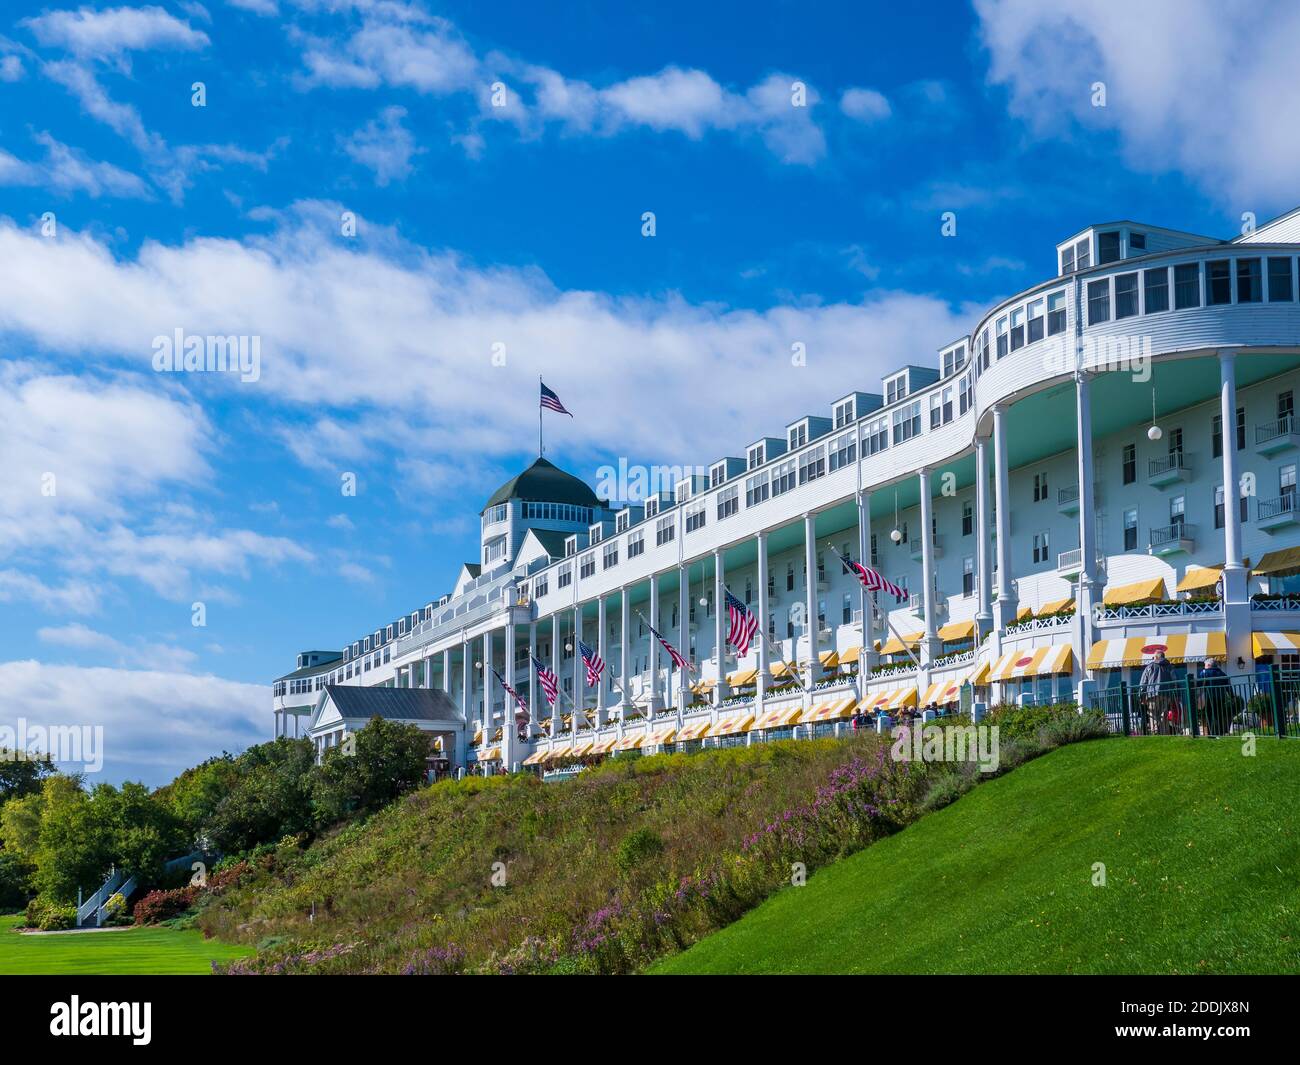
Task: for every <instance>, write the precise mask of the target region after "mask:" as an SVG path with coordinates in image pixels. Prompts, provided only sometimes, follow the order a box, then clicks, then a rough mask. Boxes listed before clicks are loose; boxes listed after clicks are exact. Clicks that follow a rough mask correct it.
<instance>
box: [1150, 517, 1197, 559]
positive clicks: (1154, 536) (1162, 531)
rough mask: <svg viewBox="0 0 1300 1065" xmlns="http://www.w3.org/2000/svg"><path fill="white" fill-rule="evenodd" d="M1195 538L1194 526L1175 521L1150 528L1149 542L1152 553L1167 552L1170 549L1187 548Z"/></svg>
mask: <svg viewBox="0 0 1300 1065" xmlns="http://www.w3.org/2000/svg"><path fill="white" fill-rule="evenodd" d="M1195 540H1196V526H1194V525H1188V524H1187V523H1186V522H1182V521H1176V522H1174V523H1173V524H1172V525H1161V526H1159V527H1158V528H1154V529H1152V530H1151V537H1150V541H1149V542H1150V544H1151V551H1152V553H1153V554H1167V553H1169V551H1170V550H1171V549H1177V550H1181V551H1186V550H1189V549H1190V547H1191V545H1192V544H1193V543H1194V542H1195Z"/></svg>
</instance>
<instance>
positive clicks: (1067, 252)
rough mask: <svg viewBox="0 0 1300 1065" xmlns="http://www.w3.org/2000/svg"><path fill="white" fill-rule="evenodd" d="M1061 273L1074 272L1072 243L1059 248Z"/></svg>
mask: <svg viewBox="0 0 1300 1065" xmlns="http://www.w3.org/2000/svg"><path fill="white" fill-rule="evenodd" d="M1061 273H1062V274H1072V273H1074V245H1073V244H1071V245H1070V246H1069V247H1068V248H1062V249H1061Z"/></svg>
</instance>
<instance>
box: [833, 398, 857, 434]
mask: <svg viewBox="0 0 1300 1065" xmlns="http://www.w3.org/2000/svg"><path fill="white" fill-rule="evenodd" d="M854 406H855V404H854V402H853V400H852V398H850V399H845V400H841V401H840V402H839V403H836V404H835V411H834V413H835V428H836V429H843V428H844V426H846V425H848V424H849V423H850V422H852V421H853V408H854Z"/></svg>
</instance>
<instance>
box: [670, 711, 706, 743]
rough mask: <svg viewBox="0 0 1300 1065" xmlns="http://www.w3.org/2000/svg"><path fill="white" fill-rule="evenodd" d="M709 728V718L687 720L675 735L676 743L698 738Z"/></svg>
mask: <svg viewBox="0 0 1300 1065" xmlns="http://www.w3.org/2000/svg"><path fill="white" fill-rule="evenodd" d="M708 730H709V719H708V718H707V717H702V718H697V719H696V720H694V721H688V722H687V723H686V724H685V725H683V726H682V731H681V732H680V733H678V735H677V742H678V743H685V742H686V741H687V740H698V739H700V738H701V737H702V736H703V735H704V734H705V733H706V732H708Z"/></svg>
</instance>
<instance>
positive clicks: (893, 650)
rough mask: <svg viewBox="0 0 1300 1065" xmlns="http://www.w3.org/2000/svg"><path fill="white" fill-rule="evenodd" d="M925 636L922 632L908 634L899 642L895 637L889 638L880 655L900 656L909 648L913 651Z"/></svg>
mask: <svg viewBox="0 0 1300 1065" xmlns="http://www.w3.org/2000/svg"><path fill="white" fill-rule="evenodd" d="M924 636H925V633H923V632H910V633H908V634H907V635H906V636H904V637H903V639H902V640H901V641H900V640H899V638H898V637H897V636H891V637H889V640H888V641H887V642H886V643H885V646H884V647H882V648H881V649H880V653H881V654H882V655H901V654H902V653H903V652H904V651H906V650H907V649H908V648H909V647H910V648H912V649H913V650H915V649H916V648H918V647H920V646H921V639H922V638H923V637H924Z"/></svg>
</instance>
